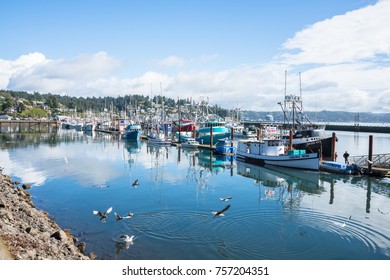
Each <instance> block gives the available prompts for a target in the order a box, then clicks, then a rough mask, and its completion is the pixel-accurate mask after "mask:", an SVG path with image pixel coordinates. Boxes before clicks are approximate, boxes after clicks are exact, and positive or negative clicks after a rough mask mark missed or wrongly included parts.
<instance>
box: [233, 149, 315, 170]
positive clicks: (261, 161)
mask: <svg viewBox="0 0 390 280" xmlns="http://www.w3.org/2000/svg"><path fill="white" fill-rule="evenodd" d="M237 159H238V160H242V161H244V162H247V163H251V164H256V165H260V166H265V165H273V166H283V167H289V168H298V169H306V170H318V169H319V157H318V154H317V153H311V154H304V155H291V156H289V155H282V156H265V155H253V154H243V153H241V152H237Z"/></svg>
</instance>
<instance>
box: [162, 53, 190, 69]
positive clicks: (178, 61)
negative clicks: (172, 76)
mask: <svg viewBox="0 0 390 280" xmlns="http://www.w3.org/2000/svg"><path fill="white" fill-rule="evenodd" d="M185 63H186V61H185V60H184V59H183V58H180V57H177V56H174V55H172V56H169V57H166V58H164V59H162V60H160V61H158V62H157V64H158V65H159V66H162V67H165V68H171V67H181V66H183V65H184V64H185Z"/></svg>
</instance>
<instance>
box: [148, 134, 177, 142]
mask: <svg viewBox="0 0 390 280" xmlns="http://www.w3.org/2000/svg"><path fill="white" fill-rule="evenodd" d="M148 143H149V144H151V145H170V144H171V143H172V140H171V139H170V138H168V137H165V135H164V133H162V132H155V131H153V132H151V133H150V134H149V139H148Z"/></svg>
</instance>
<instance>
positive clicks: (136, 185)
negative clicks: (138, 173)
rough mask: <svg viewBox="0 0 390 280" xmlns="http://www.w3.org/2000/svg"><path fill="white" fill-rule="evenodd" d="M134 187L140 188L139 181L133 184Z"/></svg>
mask: <svg viewBox="0 0 390 280" xmlns="http://www.w3.org/2000/svg"><path fill="white" fill-rule="evenodd" d="M132 186H133V187H138V186H139V182H138V179H137V180H135V181H134V183H133V185H132Z"/></svg>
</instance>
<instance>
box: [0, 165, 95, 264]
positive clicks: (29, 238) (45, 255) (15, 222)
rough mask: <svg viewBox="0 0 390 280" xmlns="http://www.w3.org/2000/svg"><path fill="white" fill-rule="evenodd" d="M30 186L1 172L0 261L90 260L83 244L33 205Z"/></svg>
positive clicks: (92, 257)
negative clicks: (21, 183) (14, 180)
mask: <svg viewBox="0 0 390 280" xmlns="http://www.w3.org/2000/svg"><path fill="white" fill-rule="evenodd" d="M29 188H30V185H29V184H23V185H20V183H19V182H13V181H12V180H11V177H10V176H8V175H4V174H2V171H1V170H0V260H90V259H95V255H94V254H93V253H91V254H90V255H89V256H86V255H85V254H84V252H85V247H86V244H85V243H84V242H79V241H78V240H77V238H76V237H74V236H73V235H72V234H71V232H70V230H68V229H61V228H60V226H59V225H58V224H56V223H55V222H54V221H53V220H52V219H50V217H49V215H48V213H46V212H45V211H43V210H38V209H37V208H36V207H35V205H34V204H33V202H32V200H31V197H30V193H29V191H28V190H29Z"/></svg>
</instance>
